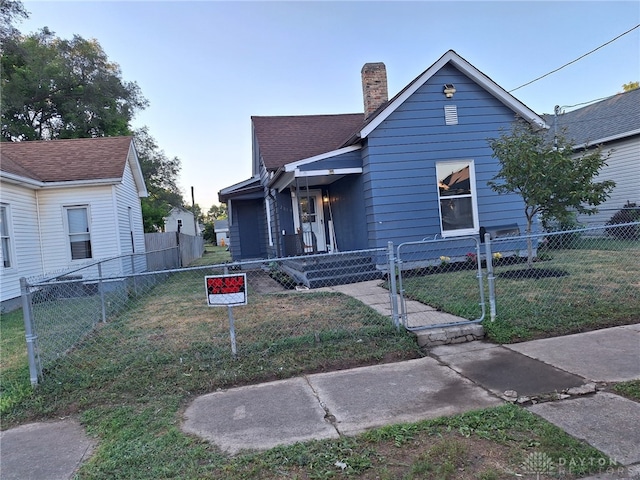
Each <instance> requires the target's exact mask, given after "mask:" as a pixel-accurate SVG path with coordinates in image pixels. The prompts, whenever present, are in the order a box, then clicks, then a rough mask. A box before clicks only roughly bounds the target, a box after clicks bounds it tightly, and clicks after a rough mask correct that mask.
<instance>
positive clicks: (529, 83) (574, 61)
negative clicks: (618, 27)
mask: <svg viewBox="0 0 640 480" xmlns="http://www.w3.org/2000/svg"><path fill="white" fill-rule="evenodd" d="M638 27H640V23H639V24H638V25H636V26H635V27H632V28H630V29H629V30H627V31H626V32H624V33H621V34H620V35H618V36H617V37H616V38H612V39H611V40H609V41H608V42H607V43H603V44H602V45H600V46H599V47H596V48H594V49H593V50H591V51H590V52H587V53H585V54H584V55H581V56H579V57H578V58H576V59H575V60H572V61H570V62H569V63H565V64H564V65H562V66H561V67H558V68H556V69H555V70H552V71H550V72H549V73H545V74H544V75H542V76H540V77H538V78H534V79H533V80H531V81H530V82H527V83H524V84H522V85H520V86H519V87H516V88H514V89H513V90H509V93H511V92H515V91H516V90H518V89H520V88H522V87H526V86H527V85H531V84H532V83H533V82H537V81H538V80H541V79H543V78H544V77H548V76H549V75H551V74H552V73H556V72H557V71H558V70H562V69H563V68H564V67H567V66H569V65H571V64H572V63H576V62H577V61H578V60H581V59H583V58H584V57H586V56H587V55H591V54H592V53H593V52H595V51H597V50H600V49H601V48H602V47H605V46H607V45H609V44H610V43H613V42H615V41H616V40H618V39H619V38H620V37H623V36H625V35H626V34H627V33H631V32H632V31H634V30H635V29H636V28H638Z"/></svg>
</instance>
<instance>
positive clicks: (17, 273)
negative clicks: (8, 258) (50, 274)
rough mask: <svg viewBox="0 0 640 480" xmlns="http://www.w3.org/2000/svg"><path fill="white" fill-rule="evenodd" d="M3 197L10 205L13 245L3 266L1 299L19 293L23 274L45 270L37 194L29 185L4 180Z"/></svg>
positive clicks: (16, 295)
mask: <svg viewBox="0 0 640 480" xmlns="http://www.w3.org/2000/svg"><path fill="white" fill-rule="evenodd" d="M1 192H2V195H1V197H0V201H1V202H2V203H4V204H6V205H8V206H9V209H8V214H9V215H10V217H11V218H9V219H8V223H9V227H10V235H11V244H12V249H13V256H12V259H13V260H14V262H13V264H12V266H11V267H10V268H2V267H0V268H2V275H0V279H1V280H0V291H1V295H0V301H4V300H8V299H11V298H15V297H18V296H20V277H31V276H35V275H40V274H42V273H43V269H42V255H41V252H40V238H39V234H38V214H37V203H36V194H35V192H34V191H33V190H31V189H29V188H24V187H20V186H18V185H12V184H8V183H5V182H3V183H2V186H1Z"/></svg>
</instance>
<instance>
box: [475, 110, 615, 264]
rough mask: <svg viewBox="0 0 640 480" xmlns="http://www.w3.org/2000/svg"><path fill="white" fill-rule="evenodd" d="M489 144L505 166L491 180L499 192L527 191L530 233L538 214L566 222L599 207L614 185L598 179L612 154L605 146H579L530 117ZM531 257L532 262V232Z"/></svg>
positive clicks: (526, 213)
mask: <svg viewBox="0 0 640 480" xmlns="http://www.w3.org/2000/svg"><path fill="white" fill-rule="evenodd" d="M489 145H490V146H491V148H492V150H493V157H494V158H497V159H498V162H499V166H500V170H499V172H498V173H497V174H496V175H495V176H494V177H493V179H492V180H491V181H489V182H488V185H489V186H490V187H491V188H492V189H493V190H494V191H496V192H498V193H501V194H503V193H517V194H519V195H520V196H521V197H522V199H523V201H524V204H525V208H524V213H525V217H526V219H527V234H531V232H532V225H533V221H534V218H535V217H536V215H538V214H540V215H542V216H543V217H546V218H555V219H557V220H559V221H560V222H562V221H565V220H566V219H567V218H569V216H570V214H571V211H576V212H578V213H586V214H593V213H596V212H597V208H596V206H597V205H599V204H601V203H602V202H604V201H605V200H606V199H607V197H608V196H609V192H610V191H611V190H612V189H613V187H614V186H615V183H614V182H612V181H609V180H607V181H602V182H596V181H595V180H594V178H595V177H596V175H597V174H598V171H599V170H600V169H601V168H602V167H603V166H604V165H606V160H607V158H608V155H606V156H603V155H602V151H601V149H600V148H585V149H583V150H581V151H580V152H575V151H574V150H573V149H572V144H571V142H570V141H569V140H567V139H566V138H565V137H564V135H563V134H560V135H558V136H556V138H549V137H547V136H545V132H540V131H536V130H535V129H534V128H533V127H532V126H531V125H530V124H529V123H527V122H523V121H517V122H515V124H514V126H513V128H512V130H511V132H510V133H503V134H502V135H501V136H500V137H499V138H497V139H492V140H490V141H489ZM528 263H529V267H531V266H532V263H533V249H532V244H531V238H530V237H529V239H528Z"/></svg>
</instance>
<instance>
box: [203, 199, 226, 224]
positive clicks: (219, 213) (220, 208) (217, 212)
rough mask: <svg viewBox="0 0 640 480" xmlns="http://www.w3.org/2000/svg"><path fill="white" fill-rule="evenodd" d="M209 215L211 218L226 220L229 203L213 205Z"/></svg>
mask: <svg viewBox="0 0 640 480" xmlns="http://www.w3.org/2000/svg"><path fill="white" fill-rule="evenodd" d="M207 216H208V217H209V219H210V220H212V221H213V220H224V219H226V218H227V204H226V203H221V204H220V205H211V208H209V211H208V212H207Z"/></svg>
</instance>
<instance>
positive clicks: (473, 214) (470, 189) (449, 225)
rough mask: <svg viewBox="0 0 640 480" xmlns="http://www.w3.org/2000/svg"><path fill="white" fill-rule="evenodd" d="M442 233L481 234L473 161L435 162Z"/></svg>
mask: <svg viewBox="0 0 640 480" xmlns="http://www.w3.org/2000/svg"><path fill="white" fill-rule="evenodd" d="M436 175H437V176H438V200H439V203H440V224H441V227H442V236H443V237H447V236H455V235H472V234H476V233H478V207H477V201H476V187H475V185H476V181H475V170H474V165H473V161H472V160H460V161H453V162H440V163H436Z"/></svg>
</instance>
